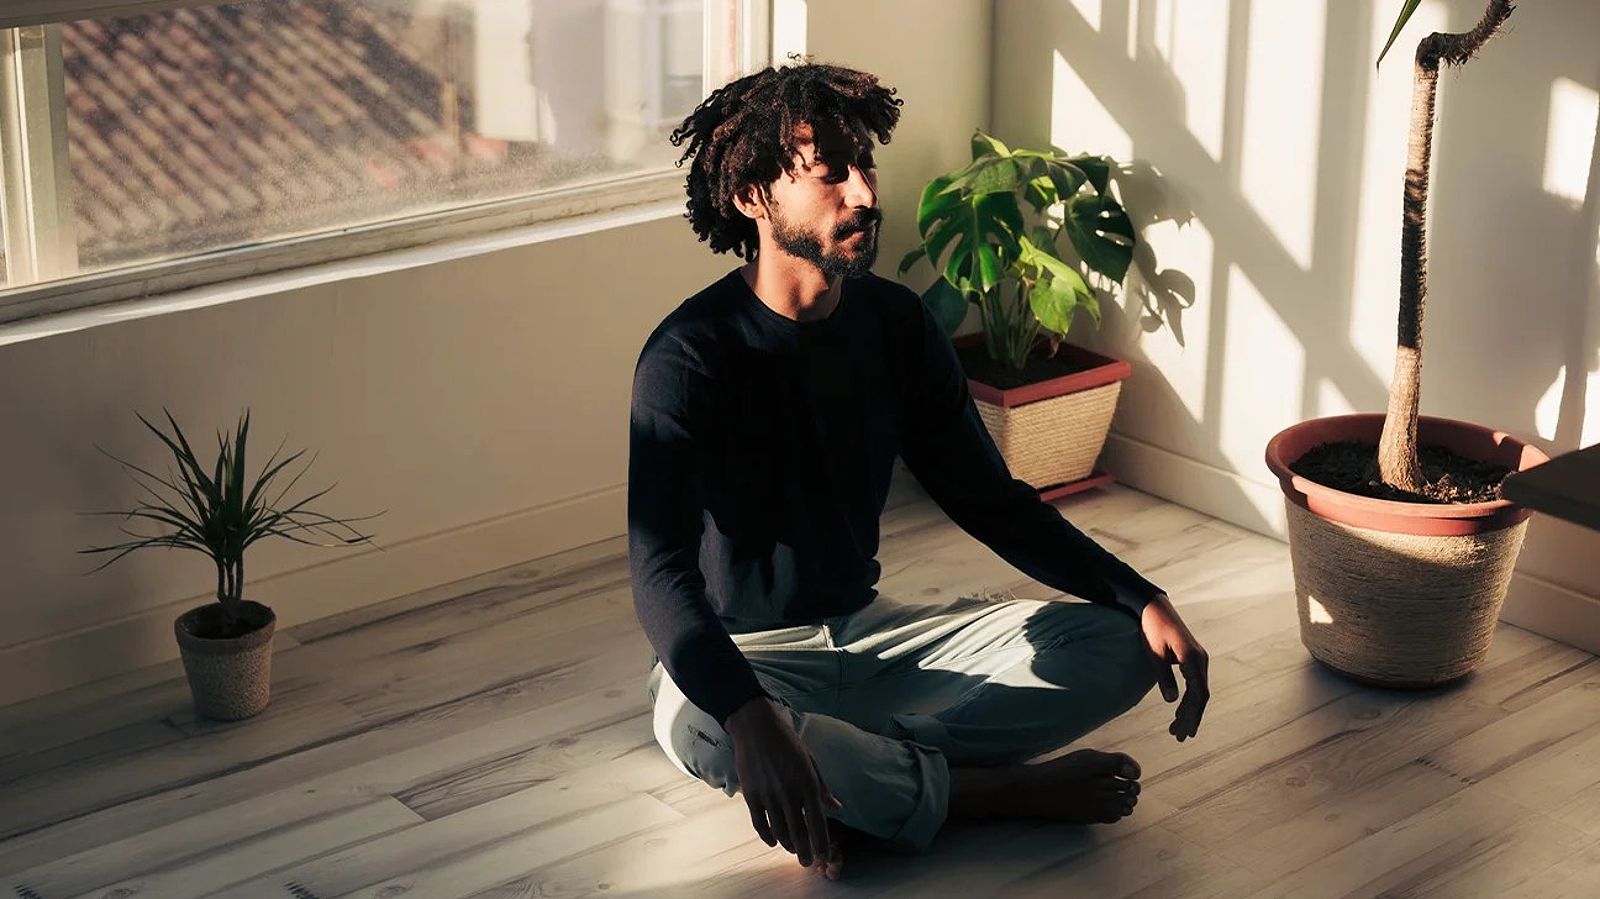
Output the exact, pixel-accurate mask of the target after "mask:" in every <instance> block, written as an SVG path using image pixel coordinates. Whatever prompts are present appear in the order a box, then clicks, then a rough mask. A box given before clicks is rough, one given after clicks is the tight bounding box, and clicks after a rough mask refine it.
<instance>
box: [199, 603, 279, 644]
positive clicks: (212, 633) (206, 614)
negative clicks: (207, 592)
mask: <svg viewBox="0 0 1600 899" xmlns="http://www.w3.org/2000/svg"><path fill="white" fill-rule="evenodd" d="M267 618H268V613H267V611H266V607H265V606H255V605H248V604H245V605H242V606H241V607H240V609H239V617H238V618H237V619H236V620H234V621H229V620H228V616H227V615H226V614H224V612H223V608H222V603H220V602H214V603H211V604H210V605H206V606H201V607H199V608H198V609H197V610H196V611H195V613H194V617H193V618H190V619H188V621H187V622H185V625H184V626H185V628H186V629H187V630H188V631H189V633H190V634H193V635H194V636H196V637H199V638H201V639H203V640H232V639H233V638H235V637H243V636H244V635H245V634H248V633H253V632H255V631H258V630H260V629H261V628H263V627H266V625H267Z"/></svg>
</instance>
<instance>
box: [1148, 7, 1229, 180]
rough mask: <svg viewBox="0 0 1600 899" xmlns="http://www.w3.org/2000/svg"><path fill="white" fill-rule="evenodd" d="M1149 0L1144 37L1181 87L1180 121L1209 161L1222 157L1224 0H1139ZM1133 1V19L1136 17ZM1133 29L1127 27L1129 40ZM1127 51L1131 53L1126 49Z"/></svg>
mask: <svg viewBox="0 0 1600 899" xmlns="http://www.w3.org/2000/svg"><path fill="white" fill-rule="evenodd" d="M1140 2H1142V3H1144V4H1149V5H1150V6H1151V15H1150V18H1151V20H1152V28H1151V33H1150V43H1148V44H1146V46H1147V47H1151V46H1153V48H1154V49H1155V52H1156V54H1157V55H1159V56H1160V58H1161V59H1162V60H1163V61H1165V63H1166V65H1167V67H1168V69H1169V70H1171V72H1172V77H1173V78H1174V79H1176V81H1177V82H1178V85H1179V88H1180V89H1181V90H1182V92H1183V112H1184V124H1185V125H1187V126H1188V127H1189V133H1190V134H1193V135H1194V139H1195V140H1197V141H1199V142H1200V146H1202V147H1204V148H1205V151H1206V152H1207V153H1209V154H1210V155H1211V159H1212V160H1213V161H1221V159H1222V110H1223V102H1224V91H1225V90H1226V88H1227V84H1228V9H1229V4H1227V3H1209V2H1201V3H1196V2H1192V0H1191V2H1181V0H1140ZM1139 12H1140V7H1139V4H1138V3H1136V4H1135V6H1134V12H1133V20H1134V21H1135V22H1138V21H1139ZM1136 31H1137V29H1129V35H1130V38H1129V40H1130V41H1132V40H1135V39H1136ZM1128 55H1129V56H1133V55H1134V52H1133V50H1132V49H1130V51H1129V54H1128Z"/></svg>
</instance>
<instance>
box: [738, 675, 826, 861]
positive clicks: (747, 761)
mask: <svg viewBox="0 0 1600 899" xmlns="http://www.w3.org/2000/svg"><path fill="white" fill-rule="evenodd" d="M723 724H724V726H723V729H724V730H726V731H727V732H728V736H730V737H732V738H733V760H734V767H735V769H736V770H737V771H738V774H739V789H740V792H742V793H743V794H744V801H745V805H747V806H749V807H750V823H752V824H754V825H755V828H756V834H757V835H759V836H760V837H761V839H762V841H763V842H765V843H766V844H767V845H768V846H772V845H775V842H774V839H776V843H782V844H783V848H785V849H787V850H789V851H790V852H793V853H794V854H796V855H798V856H799V857H800V864H802V865H805V866H806V867H810V866H811V862H812V860H813V859H816V860H817V861H819V862H826V861H827V860H828V822H827V819H826V817H824V814H823V806H824V805H827V806H828V807H831V808H833V809H836V810H837V809H841V808H844V803H842V802H840V801H839V800H838V799H837V798H835V797H834V795H833V794H832V793H830V792H829V791H828V788H827V786H826V785H825V784H823V782H822V772H820V771H819V770H817V763H816V760H815V759H813V758H812V757H811V751H810V750H809V749H807V748H806V746H805V744H804V743H802V742H800V735H799V734H797V733H795V730H794V725H793V724H792V723H790V721H789V715H788V712H786V711H784V710H783V709H782V708H780V707H779V706H778V705H777V704H776V703H774V702H773V701H772V699H770V698H769V697H767V696H764V695H763V696H757V697H755V698H753V699H750V700H749V701H747V702H745V704H744V705H741V706H739V708H738V709H736V710H735V711H734V712H733V714H731V715H729V716H728V719H727V721H725V722H724V723H723Z"/></svg>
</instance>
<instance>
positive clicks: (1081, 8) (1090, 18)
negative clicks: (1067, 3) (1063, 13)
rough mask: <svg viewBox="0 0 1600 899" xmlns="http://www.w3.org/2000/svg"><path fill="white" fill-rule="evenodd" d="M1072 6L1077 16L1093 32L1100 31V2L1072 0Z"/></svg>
mask: <svg viewBox="0 0 1600 899" xmlns="http://www.w3.org/2000/svg"><path fill="white" fill-rule="evenodd" d="M1072 6H1073V8H1075V9H1077V11H1078V15H1081V16H1083V18H1084V21H1086V22H1088V23H1089V27H1090V28H1093V29H1094V30H1095V31H1099V30H1100V20H1101V12H1102V10H1101V8H1100V6H1101V0H1072Z"/></svg>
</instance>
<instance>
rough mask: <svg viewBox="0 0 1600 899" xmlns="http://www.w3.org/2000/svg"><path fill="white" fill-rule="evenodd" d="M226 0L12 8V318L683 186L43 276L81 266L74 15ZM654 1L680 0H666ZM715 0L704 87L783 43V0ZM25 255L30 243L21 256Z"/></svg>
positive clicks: (441, 216)
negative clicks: (71, 82) (73, 111)
mask: <svg viewBox="0 0 1600 899" xmlns="http://www.w3.org/2000/svg"><path fill="white" fill-rule="evenodd" d="M225 2H240V0H142V2H141V0H10V2H8V3H7V4H6V9H5V11H4V12H0V41H6V42H18V41H20V42H21V44H22V46H21V47H20V49H21V51H22V52H20V53H12V54H9V55H7V56H6V57H5V58H6V59H9V60H10V61H11V62H12V65H0V145H3V146H4V149H0V200H3V202H0V216H3V217H4V219H3V232H4V237H5V240H6V241H7V242H6V264H7V274H8V276H9V275H11V273H12V272H14V271H18V270H21V271H24V272H25V273H26V275H27V276H28V277H29V278H30V279H34V281H35V283H28V284H20V285H17V286H0V325H6V324H11V323H17V322H25V321H28V320H32V319H37V318H39V317H40V316H48V315H53V314H58V313H65V312H72V311H77V310H83V309H88V308H92V307H96V306H102V305H106V304H109V303H118V302H123V301H128V300H140V299H147V298H150V297H154V296H159V295H163V294H168V293H172V292H175V291H181V290H187V289H192V288H200V287H205V286H208V285H216V284H222V283H225V282H229V281H234V280H237V279H242V278H250V277H254V276H259V275H267V274H272V273H283V272H289V271H293V270H295V269H301V268H306V267H309V266H314V265H319V264H323V263H332V262H339V261H348V260H351V259H355V258H358V257H366V256H373V255H377V254H381V253H386V252H390V251H396V250H405V249H412V248H417V247H421V246H423V245H427V244H432V243H435V242H441V241H455V240H462V239H469V238H473V237H478V236H488V235H493V234H494V233H496V232H500V231H508V230H512V229H519V228H527V227H528V226H530V225H540V224H545V223H556V222H559V221H562V220H568V219H576V218H578V217H582V216H596V217H598V216H603V215H608V214H615V213H619V212H625V211H626V210H629V209H635V208H644V207H649V206H659V205H660V204H662V203H663V201H666V200H670V199H673V198H682V197H683V178H684V175H683V172H682V171H681V170H680V169H677V168H656V169H647V170H643V171H640V172H636V173H634V174H631V175H625V176H622V177H618V178H607V179H604V180H599V181H595V182H591V183H585V184H577V185H562V186H557V187H554V188H551V189H548V190H541V191H538V192H536V193H532V194H524V195H520V196H515V197H511V198H506V199H500V200H492V201H485V202H478V203H472V204H467V205H461V206H454V207H450V208H448V209H443V210H436V211H431V212H424V213H418V214H414V215H408V216H403V217H399V218H394V219H388V220H385V221H380V222H371V223H364V224H358V225H350V226H345V227H340V228H334V229H330V230H327V231H323V232H318V233H315V234H308V235H302V236H296V237H288V238H284V239H280V240H272V241H269V242H265V243H261V244H257V245H250V246H243V247H225V248H219V249H217V250H213V251H210V252H204V253H198V254H191V255H185V256H182V257H179V258H175V259H170V260H162V261H156V262H148V263H140V264H135V265H131V266H123V267H118V268H114V269H109V270H106V271H103V272H95V273H90V274H83V275H71V276H67V277H56V278H54V279H53V280H45V281H39V280H37V278H39V277H51V276H50V275H49V274H48V273H50V272H62V271H70V270H72V269H74V268H75V267H76V262H77V259H76V256H77V249H76V241H75V239H74V238H73V237H72V233H73V232H72V221H71V215H72V206H71V203H70V193H69V192H68V189H63V188H62V185H63V184H64V183H65V182H64V179H65V178H67V177H68V175H67V170H66V166H67V156H66V152H67V150H66V116H65V97H64V92H63V89H62V72H61V50H60V46H61V44H60V41H61V38H60V27H61V23H62V22H66V21H70V20H73V19H78V18H85V17H97V16H107V15H118V14H132V13H139V12H151V11H157V10H163V9H173V8H177V7H182V6H189V7H194V6H219V5H222V4H223V3H225ZM243 2H260V0H243ZM642 2H643V3H644V4H645V5H650V6H655V5H661V6H665V5H666V3H665V2H664V0H642ZM704 2H705V11H704V15H703V17H702V28H703V34H704V40H703V42H702V46H703V58H702V60H703V65H702V81H701V88H702V89H701V96H702V97H704V96H707V95H709V94H710V93H711V91H712V90H714V89H715V88H716V87H719V86H721V85H722V84H725V83H727V82H728V81H730V80H732V79H733V78H735V77H737V76H738V75H739V74H741V73H743V72H750V71H754V70H756V69H759V68H761V67H764V66H766V65H768V64H769V63H770V62H771V58H772V48H773V46H774V42H773V35H772V31H771V29H772V21H773V14H772V6H773V3H774V0H704ZM7 46H10V45H9V44H8V45H7ZM13 49H19V48H13ZM47 125H48V127H47ZM46 131H48V133H45V132H46ZM13 136H17V137H20V138H21V139H20V140H18V139H13ZM14 253H21V254H23V255H19V256H17V257H16V260H17V261H16V262H15V263H14V262H13V254H14ZM14 266H21V267H22V268H15V267H14ZM8 280H9V278H8Z"/></svg>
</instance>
